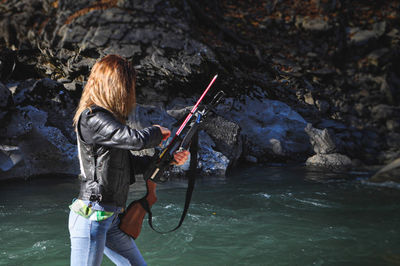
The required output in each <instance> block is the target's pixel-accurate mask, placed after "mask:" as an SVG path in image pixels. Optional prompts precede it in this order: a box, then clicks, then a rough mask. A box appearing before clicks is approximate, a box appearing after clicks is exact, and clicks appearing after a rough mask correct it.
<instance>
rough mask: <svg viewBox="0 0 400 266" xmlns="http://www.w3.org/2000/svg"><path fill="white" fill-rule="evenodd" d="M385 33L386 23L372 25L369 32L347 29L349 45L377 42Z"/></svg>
mask: <svg viewBox="0 0 400 266" xmlns="http://www.w3.org/2000/svg"><path fill="white" fill-rule="evenodd" d="M385 31H386V22H385V21H383V22H379V23H375V24H373V25H372V29H371V30H361V29H360V28H351V29H349V35H350V36H349V38H350V44H354V45H358V46H360V45H365V44H367V43H368V42H370V41H372V40H378V39H379V38H380V37H381V36H382V35H383V34H384V33H385Z"/></svg>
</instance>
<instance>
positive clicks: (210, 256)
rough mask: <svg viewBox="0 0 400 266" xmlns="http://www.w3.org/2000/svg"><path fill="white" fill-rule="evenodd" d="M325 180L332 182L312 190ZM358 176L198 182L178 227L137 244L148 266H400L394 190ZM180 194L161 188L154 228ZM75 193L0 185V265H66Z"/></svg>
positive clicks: (399, 216)
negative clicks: (327, 178) (70, 207)
mask: <svg viewBox="0 0 400 266" xmlns="http://www.w3.org/2000/svg"><path fill="white" fill-rule="evenodd" d="M328 175H329V176H330V178H335V180H334V181H332V180H331V181H329V182H328V181H327V182H316V181H314V180H315V179H317V178H318V179H319V178H321V177H326V176H328ZM364 177H365V174H363V173H351V174H340V173H339V174H335V173H327V172H325V173H323V172H320V173H319V172H311V171H307V170H306V169H304V168H296V167H256V168H245V169H239V170H237V171H235V173H233V174H231V175H230V177H229V179H216V178H211V179H210V178H207V179H199V180H198V182H197V184H196V189H195V192H194V195H193V200H192V205H191V208H190V210H189V215H188V217H187V218H186V220H185V222H184V224H183V226H182V227H181V228H180V229H179V230H178V231H176V232H174V233H170V234H166V235H160V234H157V233H155V232H153V231H151V229H149V227H148V225H147V223H146V224H145V225H144V228H143V230H142V234H141V235H140V237H139V239H138V240H137V244H138V246H139V248H140V250H141V251H142V254H143V256H144V257H145V259H146V261H147V262H148V264H149V265H400V190H398V189H390V188H380V187H374V186H369V185H366V184H363V183H362V182H360V178H361V179H362V178H364ZM348 178H350V179H348ZM185 186H186V184H185V183H184V182H178V181H175V182H170V183H168V184H167V185H163V187H161V186H159V188H160V189H159V190H158V197H159V202H158V203H157V204H156V205H155V207H154V208H153V212H154V216H155V219H154V224H155V226H157V227H158V228H159V229H161V230H167V229H170V228H172V227H174V226H175V225H176V224H177V222H178V220H179V216H180V213H181V211H182V207H183V200H184V195H185ZM77 191H78V182H77V180H75V179H68V178H54V179H37V180H31V181H28V182H22V183H21V182H16V183H10V184H5V183H2V184H1V188H0V265H68V264H69V261H68V260H69V236H68V230H67V216H68V209H67V206H68V204H69V203H70V201H71V199H72V198H73V197H75V196H76V194H77ZM140 194H143V191H142V190H141V187H140V186H139V192H131V194H130V199H133V198H134V197H138V196H139V195H140ZM103 265H113V264H112V263H111V262H110V261H109V260H108V259H107V258H105V259H104V261H103Z"/></svg>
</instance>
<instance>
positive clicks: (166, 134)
mask: <svg viewBox="0 0 400 266" xmlns="http://www.w3.org/2000/svg"><path fill="white" fill-rule="evenodd" d="M154 126H156V127H159V128H160V130H161V134H162V141H165V140H167V139H168V138H169V136H171V131H170V130H169V129H168V128H166V127H162V126H160V125H154ZM161 143H162V142H161Z"/></svg>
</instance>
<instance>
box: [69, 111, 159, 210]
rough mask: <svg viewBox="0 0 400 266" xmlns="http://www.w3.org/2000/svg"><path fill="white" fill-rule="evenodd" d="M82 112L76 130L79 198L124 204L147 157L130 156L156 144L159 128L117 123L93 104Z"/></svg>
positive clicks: (119, 205)
mask: <svg viewBox="0 0 400 266" xmlns="http://www.w3.org/2000/svg"><path fill="white" fill-rule="evenodd" d="M91 109H92V111H91V112H90V110H89V109H86V110H85V111H83V112H82V114H81V116H80V118H79V122H78V128H77V129H78V130H77V139H78V154H79V162H80V168H81V174H80V179H81V189H80V193H79V198H80V199H82V200H90V201H97V202H101V203H104V204H107V205H113V206H117V207H125V204H126V200H127V197H128V191H129V185H130V184H132V183H133V182H135V178H134V174H139V173H140V172H143V171H144V169H145V167H146V165H147V163H148V161H149V158H148V157H144V158H143V157H136V156H133V155H132V153H131V152H130V151H129V150H142V149H146V148H152V147H155V146H157V145H158V144H160V142H161V139H162V134H161V130H160V128H158V127H155V126H152V127H148V128H145V129H142V130H136V129H132V128H130V127H128V126H127V125H124V124H122V123H120V122H119V121H118V120H117V119H116V118H115V117H114V116H113V115H112V114H111V113H110V112H109V111H107V110H105V109H103V108H101V107H97V106H94V107H92V108H91Z"/></svg>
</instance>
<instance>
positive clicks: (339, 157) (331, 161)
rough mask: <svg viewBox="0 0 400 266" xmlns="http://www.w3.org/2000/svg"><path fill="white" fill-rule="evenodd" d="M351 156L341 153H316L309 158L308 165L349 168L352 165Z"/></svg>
mask: <svg viewBox="0 0 400 266" xmlns="http://www.w3.org/2000/svg"><path fill="white" fill-rule="evenodd" d="M351 164H352V163H351V160H350V158H349V157H347V156H346V155H343V154H339V153H331V154H316V155H314V156H312V157H310V158H308V159H307V161H306V165H307V166H316V167H324V168H325V167H326V168H349V167H351Z"/></svg>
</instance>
